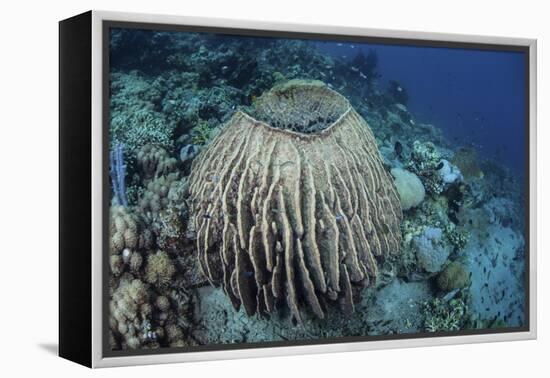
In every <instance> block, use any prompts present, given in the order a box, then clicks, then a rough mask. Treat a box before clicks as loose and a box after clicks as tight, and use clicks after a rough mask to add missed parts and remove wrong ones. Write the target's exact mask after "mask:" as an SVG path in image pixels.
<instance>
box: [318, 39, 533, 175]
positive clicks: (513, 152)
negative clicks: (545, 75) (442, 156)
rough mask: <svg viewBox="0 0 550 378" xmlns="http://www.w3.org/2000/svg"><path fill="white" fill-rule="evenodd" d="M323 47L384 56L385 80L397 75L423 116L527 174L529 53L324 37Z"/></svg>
mask: <svg viewBox="0 0 550 378" xmlns="http://www.w3.org/2000/svg"><path fill="white" fill-rule="evenodd" d="M319 46H320V49H321V50H322V51H324V52H326V53H328V54H330V55H332V56H334V57H337V58H341V59H348V60H352V59H353V58H354V57H355V56H356V55H357V54H358V52H359V51H362V52H363V53H365V54H367V53H368V51H369V50H371V49H372V50H373V51H375V52H376V53H377V55H378V71H379V73H380V74H381V75H382V77H381V78H380V79H379V80H380V83H381V85H382V86H383V85H387V83H388V81H389V80H397V81H398V82H399V83H400V84H401V85H402V86H403V87H404V88H406V90H407V91H408V93H409V102H408V108H409V110H411V112H412V113H413V114H415V116H416V117H417V120H418V121H420V122H425V123H432V124H434V125H435V126H436V127H438V128H440V129H442V130H443V131H444V134H445V136H447V138H449V139H450V140H451V141H455V142H456V143H457V144H460V145H464V146H473V147H475V149H476V150H477V151H478V153H479V154H480V155H481V156H482V157H485V158H491V159H494V160H496V161H498V162H500V163H502V164H504V165H506V166H508V167H509V168H511V169H514V170H516V171H517V172H518V173H519V174H520V175H523V173H524V170H525V166H524V164H525V125H526V111H527V109H526V108H525V95H526V93H525V91H526V77H525V65H526V56H525V54H524V53H521V52H502V51H488V50H473V49H461V48H441V47H437V48H435V47H411V46H403V45H377V44H368V45H367V44H357V43H340V42H322V43H320V44H319Z"/></svg>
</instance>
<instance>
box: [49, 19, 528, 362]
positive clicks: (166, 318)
mask: <svg viewBox="0 0 550 378" xmlns="http://www.w3.org/2000/svg"><path fill="white" fill-rule="evenodd" d="M535 74H536V42H535V41H534V40H528V39H517V38H501V37H498V38H497V37H482V36H463V35H450V34H436V33H433V34H432V33H417V32H407V31H388V30H373V29H358V28H345V27H328V26H319V25H294V24H267V23H260V22H251V21H246V22H245V21H235V20H220V19H208V18H204V19H203V18H187V17H172V16H159V15H144V14H128V13H113V12H97V11H91V12H87V13H84V14H82V15H79V16H75V17H73V18H70V19H67V20H64V21H61V22H60V277H59V279H60V286H59V287H60V335H59V338H60V355H61V356H62V357H65V358H68V359H70V360H73V361H76V362H78V363H81V364H84V365H86V366H90V367H107V366H121V365H135V364H149V363H165V362H181V361H199V360H209V359H227V358H239V357H252V356H272V355H287V354H299V353H317V352H327V351H334V352H337V351H354V350H368V349H379V348H393V347H410V346H427V345H443V344H453V343H473V342H488V341H501V340H520V339H529V338H534V337H536V318H535V315H536V303H535V289H536V288H535V282H536V280H535V278H536V277H535V274H536V264H535V257H536V245H535V240H536V238H535V228H536V227H535V219H536V214H535V212H536V191H535V190H536V184H535V177H536V169H535V168H536V162H535V156H536V151H535V135H536V134H535V133H536V129H535V121H536V109H535V103H536V101H535V100H536V99H535V95H536V77H535Z"/></svg>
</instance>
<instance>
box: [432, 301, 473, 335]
mask: <svg viewBox="0 0 550 378" xmlns="http://www.w3.org/2000/svg"><path fill="white" fill-rule="evenodd" d="M422 315H423V318H424V329H425V330H426V331H427V332H442V331H458V330H460V329H462V328H463V327H464V324H465V323H466V321H467V320H468V306H467V304H466V301H465V300H464V299H463V298H462V296H461V295H459V296H457V298H453V299H451V300H449V301H448V302H447V301H445V300H443V299H440V298H435V299H433V300H431V301H427V302H424V303H422Z"/></svg>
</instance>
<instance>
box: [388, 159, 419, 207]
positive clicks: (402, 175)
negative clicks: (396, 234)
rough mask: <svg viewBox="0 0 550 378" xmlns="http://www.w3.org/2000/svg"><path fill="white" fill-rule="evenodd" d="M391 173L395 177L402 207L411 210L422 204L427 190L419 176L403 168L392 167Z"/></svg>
mask: <svg viewBox="0 0 550 378" xmlns="http://www.w3.org/2000/svg"><path fill="white" fill-rule="evenodd" d="M391 174H392V176H393V177H394V178H395V187H396V188H397V192H398V193H399V198H400V199H401V208H402V209H403V210H409V209H411V208H413V207H416V206H418V205H420V203H422V201H423V200H424V196H425V195H426V191H425V190H424V185H422V181H420V179H419V178H418V176H417V175H415V174H414V173H412V172H409V171H407V170H405V169H401V168H394V169H392V170H391Z"/></svg>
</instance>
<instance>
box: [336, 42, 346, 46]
mask: <svg viewBox="0 0 550 378" xmlns="http://www.w3.org/2000/svg"><path fill="white" fill-rule="evenodd" d="M336 46H344V44H343V43H337V44H336Z"/></svg>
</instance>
